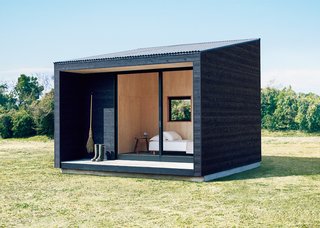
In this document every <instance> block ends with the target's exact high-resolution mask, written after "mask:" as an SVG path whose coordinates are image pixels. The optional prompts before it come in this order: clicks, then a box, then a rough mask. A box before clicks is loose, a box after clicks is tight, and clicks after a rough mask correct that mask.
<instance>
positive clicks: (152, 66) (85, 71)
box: [64, 62, 193, 74]
mask: <svg viewBox="0 0 320 228" xmlns="http://www.w3.org/2000/svg"><path fill="white" fill-rule="evenodd" d="M185 67H193V62H180V63H165V64H148V65H135V66H121V67H104V68H92V69H74V70H64V71H65V72H72V73H78V74H90V73H106V72H121V71H138V70H157V69H174V68H185Z"/></svg>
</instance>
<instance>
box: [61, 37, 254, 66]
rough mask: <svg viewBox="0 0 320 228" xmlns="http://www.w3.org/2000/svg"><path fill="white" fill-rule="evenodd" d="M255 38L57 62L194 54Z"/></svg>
mask: <svg viewBox="0 0 320 228" xmlns="http://www.w3.org/2000/svg"><path fill="white" fill-rule="evenodd" d="M253 40H256V39H242V40H227V41H214V42H204V43H192V44H179V45H170V46H160V47H149V48H138V49H133V50H128V51H121V52H115V53H109V54H104V55H96V56H90V57H84V58H78V59H73V60H67V61H61V62H56V63H67V62H77V61H93V60H103V59H119V58H134V57H142V56H143V57H147V56H155V55H179V54H192V53H198V52H201V51H205V50H209V49H214V48H220V47H224V46H229V45H233V44H238V43H243V42H248V41H253Z"/></svg>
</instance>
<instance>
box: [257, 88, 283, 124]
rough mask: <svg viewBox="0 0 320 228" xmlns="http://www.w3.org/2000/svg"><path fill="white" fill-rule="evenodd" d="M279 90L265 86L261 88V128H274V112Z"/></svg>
mask: <svg viewBox="0 0 320 228" xmlns="http://www.w3.org/2000/svg"><path fill="white" fill-rule="evenodd" d="M279 93H280V90H278V89H275V88H271V87H267V88H265V89H262V90H261V125H262V128H266V129H268V130H275V127H276V121H275V118H274V112H275V110H276V109H277V102H278V96H279Z"/></svg>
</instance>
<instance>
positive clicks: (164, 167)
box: [61, 159, 193, 176]
mask: <svg viewBox="0 0 320 228" xmlns="http://www.w3.org/2000/svg"><path fill="white" fill-rule="evenodd" d="M61 168H62V169H76V170H77V169H78V170H91V171H106V172H108V171H110V172H129V173H148V174H169V175H181V176H193V163H190V162H164V161H133V160H121V159H118V160H108V161H101V162H92V161H91V160H89V159H84V160H76V161H65V162H61Z"/></svg>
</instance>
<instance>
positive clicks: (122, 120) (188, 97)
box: [117, 70, 193, 156]
mask: <svg viewBox="0 0 320 228" xmlns="http://www.w3.org/2000/svg"><path fill="white" fill-rule="evenodd" d="M192 82H193V76H192V70H170V71H163V74H162V95H163V96H162V103H163V107H162V110H163V113H162V119H163V127H162V128H163V144H162V151H163V152H162V155H184V156H186V155H188V156H192V155H193V112H192V110H193V108H192V106H193V99H192V98H193V84H192ZM117 90H118V97H117V104H118V105H117V108H118V112H117V113H118V117H117V119H118V131H117V135H118V137H117V138H118V140H117V143H118V146H117V148H118V154H150V155H159V150H160V149H159V148H160V145H159V143H160V142H159V141H160V140H159V110H160V108H159V104H160V102H159V75H158V73H157V72H150V73H149V72H147V73H145V72H144V73H130V74H118V83H117Z"/></svg>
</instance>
